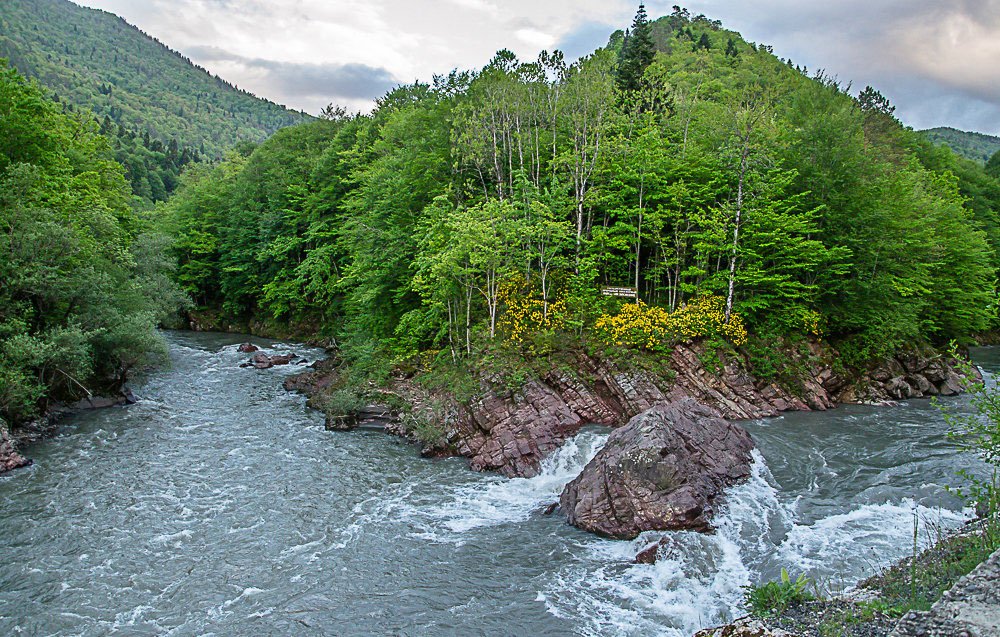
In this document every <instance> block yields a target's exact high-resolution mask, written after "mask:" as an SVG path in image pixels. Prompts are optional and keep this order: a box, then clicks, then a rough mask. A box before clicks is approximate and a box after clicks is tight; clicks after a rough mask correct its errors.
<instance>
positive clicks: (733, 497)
mask: <svg viewBox="0 0 1000 637" xmlns="http://www.w3.org/2000/svg"><path fill="white" fill-rule="evenodd" d="M769 480H770V473H769V471H768V470H767V464H766V463H765V462H764V459H763V457H762V456H760V454H759V453H758V452H754V462H753V465H752V474H751V478H750V480H748V481H747V482H745V483H743V484H741V485H739V486H737V487H734V488H732V489H730V490H728V491H727V494H726V500H725V504H724V505H723V508H722V510H720V512H719V514H718V515H717V517H716V520H715V525H716V529H717V531H716V533H715V534H712V535H707V534H701V533H693V532H681V533H645V534H643V535H642V536H640V537H639V538H637V539H636V540H634V541H631V542H614V541H608V540H594V541H592V542H591V543H589V544H588V545H586V549H587V550H586V551H585V552H584V553H583V554H582V555H581V556H580V558H579V561H578V563H576V564H574V565H573V566H571V567H569V568H568V569H564V571H563V572H561V573H560V574H559V575H558V576H557V577H556V579H555V580H554V581H553V582H552V583H551V584H550V585H549V586H548V587H547V588H546V589H545V590H544V591H542V592H541V594H540V596H541V597H543V598H544V600H545V604H546V607H547V608H548V609H549V612H552V613H553V614H555V615H557V616H560V617H563V616H565V617H570V616H574V617H583V618H585V619H586V621H587V622H588V623H587V625H586V628H585V632H586V634H592V635H649V634H658V635H668V636H671V637H673V636H678V637H679V636H682V635H683V636H684V637H689V636H690V635H691V634H693V633H694V632H695V631H696V630H698V629H700V628H703V627H705V626H708V625H711V624H717V623H720V622H722V621H725V620H727V619H729V618H731V617H733V616H736V615H738V614H739V613H740V611H741V608H740V605H741V602H742V598H743V588H742V587H743V586H746V585H747V584H750V583H751V581H753V577H754V572H753V568H752V560H753V559H755V558H756V557H757V556H759V555H762V554H766V553H767V552H768V551H769V550H771V551H773V549H774V543H773V542H771V541H770V540H769V539H768V538H770V537H772V536H773V535H774V534H780V533H782V529H783V528H784V527H785V526H786V525H787V524H788V520H789V516H790V515H791V511H790V509H789V507H787V506H786V505H784V504H783V503H782V502H781V501H780V499H779V497H778V492H777V490H776V489H775V488H774V487H773V486H772V485H771V483H770V481H769ZM660 538H665V544H664V545H662V546H661V547H660V549H659V559H658V560H657V562H656V564H652V565H641V564H633V563H632V562H633V560H634V558H635V555H636V553H638V552H639V551H640V550H642V549H643V548H645V547H646V546H648V545H649V544H650V543H651V542H655V541H657V540H659V539H660Z"/></svg>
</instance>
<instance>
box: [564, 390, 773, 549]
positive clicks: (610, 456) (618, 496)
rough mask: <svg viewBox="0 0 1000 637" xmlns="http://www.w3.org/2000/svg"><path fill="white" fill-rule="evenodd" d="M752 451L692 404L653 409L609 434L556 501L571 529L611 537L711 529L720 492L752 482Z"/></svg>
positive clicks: (711, 413) (746, 438)
mask: <svg viewBox="0 0 1000 637" xmlns="http://www.w3.org/2000/svg"><path fill="white" fill-rule="evenodd" d="M753 447H754V444H753V440H752V439H751V438H750V434H748V433H747V432H746V430H744V429H743V428H742V427H740V426H738V425H735V424H732V423H729V422H727V421H725V420H723V419H722V418H720V417H719V414H718V412H716V411H715V410H714V409H712V408H710V407H706V406H705V405H702V404H701V403H698V402H697V401H695V400H694V399H691V398H687V399H683V400H680V401H678V402H675V403H671V404H667V405H661V406H657V407H653V408H652V409H650V410H648V411H646V412H643V413H641V414H639V415H638V416H636V417H635V418H633V419H632V420H631V421H629V423H628V424H627V425H625V426H624V427H621V428H620V429H616V430H615V431H613V432H612V433H611V435H610V436H609V437H608V442H607V444H606V445H605V446H604V448H603V449H602V450H601V452H600V453H598V454H597V456H595V457H594V459H593V460H591V461H590V463H589V464H588V465H587V466H586V467H585V468H584V470H583V472H582V473H580V475H579V476H577V477H576V479H575V480H573V481H572V482H570V483H569V484H568V485H566V488H565V489H564V490H563V492H562V496H561V497H560V499H559V504H560V506H561V507H562V510H563V511H564V512H565V513H566V515H567V516H568V518H569V523H570V524H573V525H574V526H578V527H580V528H581V529H584V530H585V531H591V532H594V533H598V534H600V535H605V536H608V537H613V538H621V539H631V538H634V537H636V536H637V535H639V534H640V533H642V532H643V531H666V530H682V529H686V530H696V531H708V530H710V529H711V525H710V520H711V517H712V514H713V509H714V505H715V503H716V500H717V499H718V498H719V496H720V495H721V494H722V491H723V490H724V489H725V488H726V487H728V486H730V485H733V484H736V483H738V482H741V481H744V480H746V479H747V478H749V477H750V464H751V451H752V450H753Z"/></svg>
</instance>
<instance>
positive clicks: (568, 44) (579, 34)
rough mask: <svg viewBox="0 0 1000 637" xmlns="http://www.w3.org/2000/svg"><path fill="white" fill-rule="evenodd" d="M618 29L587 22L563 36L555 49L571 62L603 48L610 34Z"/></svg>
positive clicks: (608, 25)
mask: <svg viewBox="0 0 1000 637" xmlns="http://www.w3.org/2000/svg"><path fill="white" fill-rule="evenodd" d="M620 28H621V27H620V26H614V25H610V24H601V23H599V22H587V23H584V24H582V25H580V26H579V27H577V28H576V29H574V30H573V31H571V32H569V33H567V34H566V35H565V36H563V38H562V39H561V40H560V41H559V42H558V43H557V44H556V47H555V48H557V49H559V50H560V51H562V52H563V53H564V54H565V55H566V58H567V59H570V60H572V59H575V58H578V57H581V56H584V55H588V54H590V53H593V52H594V49H597V48H599V47H602V46H604V45H605V44H607V43H608V38H609V37H610V36H611V34H612V33H614V32H615V31H616V30H618V29H620Z"/></svg>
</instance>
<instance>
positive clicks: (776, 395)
mask: <svg viewBox="0 0 1000 637" xmlns="http://www.w3.org/2000/svg"><path fill="white" fill-rule="evenodd" d="M566 356H568V357H569V358H568V360H562V361H561V364H559V365H553V366H552V369H550V370H549V371H547V372H545V373H544V374H541V375H540V376H538V377H536V378H532V379H530V380H527V381H526V382H524V383H522V384H520V386H519V387H518V388H516V389H513V390H512V389H509V388H506V386H505V382H504V379H503V378H502V377H501V376H500V375H499V374H497V373H492V374H491V373H486V374H484V375H483V376H482V377H480V378H479V379H478V384H479V388H478V391H477V392H476V393H475V396H474V397H473V398H472V399H471V400H468V401H463V402H460V401H458V400H456V399H455V397H454V396H453V395H451V394H449V393H448V392H447V391H446V390H441V391H435V392H430V391H428V390H426V389H424V388H422V387H420V386H419V385H418V384H417V383H416V382H414V381H413V380H412V379H397V380H396V381H394V382H393V383H392V385H391V387H390V388H389V392H390V393H392V394H394V395H395V397H397V398H399V399H401V400H402V401H403V402H405V403H407V404H409V405H412V406H413V409H414V412H415V413H416V414H417V415H420V414H428V415H430V414H431V412H434V417H435V418H436V419H437V420H438V421H440V423H441V426H442V427H443V428H444V429H445V430H446V438H447V447H448V448H449V449H450V451H451V452H452V453H456V454H458V455H462V456H465V457H467V458H469V460H470V464H471V466H472V468H473V469H476V470H479V471H498V472H500V473H502V474H504V475H506V476H510V477H514V476H523V477H531V476H534V475H537V474H538V472H539V471H540V469H541V462H542V460H543V459H544V458H545V457H546V456H548V455H549V454H550V453H552V452H553V451H555V450H556V449H558V448H559V447H560V446H561V445H562V443H563V442H565V441H566V440H567V439H568V438H570V437H572V436H574V435H575V434H576V433H577V432H579V430H580V428H581V427H583V425H585V424H588V423H593V424H601V425H608V426H613V427H617V426H621V425H624V424H625V423H627V422H628V421H629V419H631V418H632V417H634V416H636V415H638V414H640V413H642V412H644V411H646V410H648V409H650V408H651V407H654V406H656V405H663V404H667V403H672V402H677V401H680V400H683V399H685V398H694V399H695V400H696V401H697V402H700V403H702V404H705V405H708V406H709V407H712V408H713V409H715V410H717V411H718V412H719V415H720V416H721V417H723V418H726V419H730V420H743V419H756V418H767V417H772V416H777V415H778V414H780V413H781V412H783V411H805V410H826V409H830V408H832V407H834V406H836V405H837V404H840V403H885V402H889V401H893V400H901V399H908V398H917V397H925V396H936V395H946V396H947V395H954V394H957V393H959V392H960V391H961V382H962V378H961V376H960V375H959V374H958V372H957V371H956V369H955V361H952V360H950V359H948V358H947V357H946V356H942V355H941V354H939V353H937V352H934V351H933V350H929V349H921V350H914V351H912V352H909V353H907V354H905V355H901V356H899V357H897V358H892V359H888V360H885V361H882V362H880V363H878V364H877V365H873V366H872V367H871V368H870V369H868V370H865V371H863V372H861V373H860V374H858V375H857V376H856V377H853V378H846V377H844V376H843V375H841V374H840V373H838V372H837V371H835V362H836V361H837V359H838V355H837V352H836V351H834V350H833V349H832V348H830V347H829V346H828V345H827V344H825V343H820V342H813V343H809V344H807V345H804V346H800V347H799V348H796V349H794V351H790V352H789V353H788V359H789V361H790V362H791V363H792V364H793V366H794V368H795V369H796V373H795V378H794V383H792V384H794V385H795V389H794V391H792V390H789V389H787V388H786V387H782V386H781V385H779V384H777V383H774V382H766V381H762V380H760V379H758V378H755V377H754V376H753V375H752V374H751V373H750V372H749V371H747V368H748V367H749V365H748V364H747V363H746V362H745V361H744V360H742V359H738V358H734V357H727V356H724V355H717V354H716V353H715V352H709V351H707V350H706V348H705V346H704V345H702V344H693V345H682V346H678V347H676V348H674V350H673V352H672V353H671V355H670V358H669V360H668V361H665V362H664V365H663V366H662V367H663V369H664V370H666V371H665V373H652V372H650V371H647V370H642V369H629V368H625V367H623V366H621V365H619V364H617V363H615V362H613V361H610V360H605V359H599V358H595V357H592V356H588V355H586V354H583V353H581V352H577V353H574V354H567V355H566ZM704 361H711V362H712V365H710V366H706V363H705V362H704ZM710 367H711V368H710ZM330 385H331V382H330V380H329V376H328V375H324V374H321V373H314V374H312V375H311V376H310V377H309V379H308V380H305V381H290V382H289V383H288V386H289V387H290V388H294V389H296V390H299V391H303V392H304V393H306V394H307V395H316V394H318V393H322V392H323V391H326V390H327V389H328V388H329V386H330ZM387 428H389V429H390V430H392V431H395V432H398V431H399V430H400V428H399V427H398V426H396V425H395V424H390V425H389V426H388V427H387ZM429 451H430V450H429ZM433 451H435V452H440V451H442V449H435V450H433Z"/></svg>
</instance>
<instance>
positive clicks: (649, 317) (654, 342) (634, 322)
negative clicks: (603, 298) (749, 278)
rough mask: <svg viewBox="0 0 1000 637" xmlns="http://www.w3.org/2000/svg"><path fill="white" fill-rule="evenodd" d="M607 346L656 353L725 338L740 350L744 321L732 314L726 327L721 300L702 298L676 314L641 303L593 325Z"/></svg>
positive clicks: (630, 305) (625, 307)
mask: <svg viewBox="0 0 1000 637" xmlns="http://www.w3.org/2000/svg"><path fill="white" fill-rule="evenodd" d="M594 328H595V331H596V332H597V335H598V336H599V337H600V338H601V340H603V341H604V342H605V343H607V344H608V345H617V346H619V347H637V348H640V349H648V350H657V349H662V348H665V347H670V346H672V345H676V344H677V343H683V342H687V341H693V340H695V339H698V338H707V337H716V336H718V337H722V338H724V339H726V340H727V341H729V342H730V343H732V344H733V345H736V346H740V345H743V344H744V343H746V341H747V330H746V327H745V326H744V325H743V319H742V318H740V316H738V315H736V314H733V315H731V316H730V317H729V323H728V324H727V323H725V302H724V301H723V299H722V298H721V297H718V296H700V297H697V298H695V299H692V300H691V301H690V302H689V303H688V304H687V305H685V306H683V307H680V308H678V309H677V310H675V311H674V312H667V311H666V310H664V309H663V308H659V307H650V306H648V305H646V304H645V303H643V302H642V301H639V302H638V303H628V304H625V305H623V306H622V307H621V309H620V310H619V311H618V313H617V314H614V315H609V314H603V315H601V317H600V318H598V319H597V322H596V323H595V325H594Z"/></svg>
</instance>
